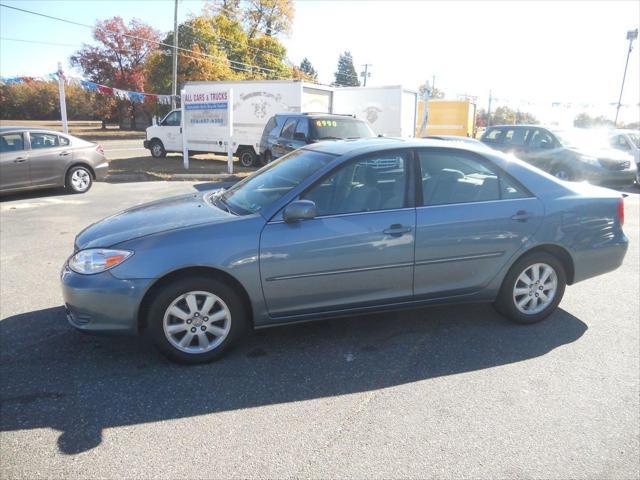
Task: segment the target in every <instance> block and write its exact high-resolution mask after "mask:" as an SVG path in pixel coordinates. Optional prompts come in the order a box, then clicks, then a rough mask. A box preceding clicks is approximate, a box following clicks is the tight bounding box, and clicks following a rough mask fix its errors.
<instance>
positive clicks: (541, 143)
mask: <svg viewBox="0 0 640 480" xmlns="http://www.w3.org/2000/svg"><path fill="white" fill-rule="evenodd" d="M553 144H554V141H553V137H552V136H551V135H550V134H549V132H547V131H545V130H542V129H541V128H536V129H535V130H534V131H533V134H532V135H531V140H529V146H530V147H531V148H551V147H553Z"/></svg>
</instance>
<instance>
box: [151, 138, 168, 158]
mask: <svg viewBox="0 0 640 480" xmlns="http://www.w3.org/2000/svg"><path fill="white" fill-rule="evenodd" d="M149 151H150V152H151V156H152V157H153V158H165V157H166V156H167V151H166V150H165V149H164V145H163V144H162V142H161V141H160V140H158V139H153V140H151V142H150V143H149Z"/></svg>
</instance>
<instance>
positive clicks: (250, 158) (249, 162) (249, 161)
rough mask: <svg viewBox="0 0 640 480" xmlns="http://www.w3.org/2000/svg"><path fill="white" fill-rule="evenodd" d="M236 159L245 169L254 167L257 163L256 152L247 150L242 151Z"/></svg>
mask: <svg viewBox="0 0 640 480" xmlns="http://www.w3.org/2000/svg"><path fill="white" fill-rule="evenodd" d="M238 157H239V159H240V165H242V166H243V167H246V168H248V167H254V166H256V164H257V161H258V156H257V155H256V152H254V151H253V149H249V148H248V149H246V150H242V151H241V152H240V154H239V155H238Z"/></svg>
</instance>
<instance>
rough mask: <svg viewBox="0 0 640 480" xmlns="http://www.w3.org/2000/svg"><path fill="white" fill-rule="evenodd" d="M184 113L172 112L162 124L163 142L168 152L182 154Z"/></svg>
mask: <svg viewBox="0 0 640 480" xmlns="http://www.w3.org/2000/svg"><path fill="white" fill-rule="evenodd" d="M181 117H182V112H180V110H174V111H172V112H170V113H169V114H168V115H167V116H166V117H164V119H163V120H162V122H161V124H160V125H161V126H162V129H161V132H162V136H161V140H162V143H163V144H164V149H165V150H166V151H168V152H182V127H181V123H180V122H181Z"/></svg>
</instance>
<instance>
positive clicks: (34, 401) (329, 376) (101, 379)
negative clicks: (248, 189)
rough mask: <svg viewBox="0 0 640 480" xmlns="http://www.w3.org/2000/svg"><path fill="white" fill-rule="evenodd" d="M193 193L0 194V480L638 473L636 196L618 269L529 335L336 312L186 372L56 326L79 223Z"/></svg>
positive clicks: (461, 310) (166, 187) (497, 320)
mask: <svg viewBox="0 0 640 480" xmlns="http://www.w3.org/2000/svg"><path fill="white" fill-rule="evenodd" d="M210 186H211V185H205V184H194V183H191V182H173V183H167V182H147V183H138V184H104V183H99V184H96V185H95V186H94V188H93V189H92V190H91V191H90V192H89V193H88V194H85V195H75V196H74V195H65V194H63V193H62V192H59V191H57V192H44V193H34V194H30V195H22V196H13V197H4V198H0V245H1V257H0V293H1V295H0V296H1V302H0V318H1V321H0V347H1V348H0V380H1V392H0V399H1V409H0V466H1V475H0V476H1V477H2V478H71V477H74V478H77V477H83V478H84V477H91V478H152V477H153V478H232V477H233V478H249V477H252V478H258V477H259V478H283V477H288V478H299V477H313V478H333V477H342V478H344V477H351V478H365V477H367V478H370V477H373V478H399V477H413V478H427V477H437V478H470V479H471V478H473V479H476V478H562V479H564V478H598V479H600V478H607V479H609V478H620V479H627V478H638V477H639V475H640V467H639V461H638V458H640V456H639V455H640V446H639V434H638V432H639V430H640V419H639V408H638V401H639V400H638V399H639V396H640V390H639V383H640V382H639V377H640V373H639V366H640V364H639V345H640V335H639V333H640V330H639V323H638V322H639V317H640V305H639V303H640V298H639V295H638V293H639V292H640V285H639V281H640V280H639V271H640V270H639V266H640V265H639V252H638V250H639V241H640V240H639V213H640V203H639V196H638V194H637V193H634V194H631V195H630V196H629V197H627V199H626V223H625V231H626V233H627V235H628V236H629V238H630V248H629V252H628V254H627V257H626V259H625V262H624V264H623V266H622V267H621V268H619V269H618V270H616V271H614V272H612V273H609V274H607V275H605V276H601V277H597V278H594V279H591V280H588V281H585V282H583V283H579V284H577V285H575V286H573V287H569V288H568V290H567V292H566V294H565V298H564V300H563V302H562V303H561V305H560V307H561V308H560V309H559V310H558V311H557V312H556V313H554V314H553V315H552V316H551V317H550V318H549V319H548V320H546V321H545V322H543V323H540V324H537V325H532V326H526V327H525V326H517V325H513V324H511V323H509V322H507V321H506V320H504V319H503V318H501V317H500V316H499V315H497V314H496V313H495V312H494V311H493V309H492V308H491V306H489V305H468V306H455V307H438V308H431V309H421V310H412V311H408V312H401V313H394V314H379V315H370V316H367V317H357V318H351V319H337V320H331V321H325V322H318V323H313V324H306V325H299V326H291V327H284V328H279V329H272V330H266V331H260V332H256V333H254V334H252V335H250V336H249V338H248V339H247V340H246V341H244V342H243V343H242V344H241V345H240V346H239V347H238V348H236V349H235V350H234V351H233V352H232V353H231V354H230V355H228V356H227V357H225V358H224V359H222V360H220V361H218V362H216V363H213V364H208V365H200V366H195V367H184V366H178V365H174V364H171V363H169V362H167V361H166V360H164V359H163V358H162V357H160V356H159V355H158V354H157V353H156V352H155V350H154V349H153V347H152V346H151V345H150V344H149V343H148V342H147V341H146V340H145V339H139V338H109V337H90V336H86V335H83V334H81V333H79V332H76V331H75V330H73V329H72V328H71V327H70V326H68V324H67V322H66V319H65V316H64V311H63V308H62V306H61V294H60V288H59V283H58V282H59V279H58V276H59V270H60V267H61V266H62V264H63V262H64V261H65V259H66V258H67V256H68V255H69V254H70V253H71V250H72V245H73V238H74V236H75V234H76V233H77V232H78V231H79V230H80V229H82V228H83V227H85V226H86V225H88V224H89V223H91V222H94V221H96V220H99V219H100V218H103V217H105V216H107V215H109V214H111V213H115V212H117V211H119V210H121V209H123V208H126V207H128V206H131V205H134V204H137V203H141V202H144V201H149V200H152V199H155V198H160V197H163V196H168V195H172V194H178V193H183V192H185V193H186V192H193V191H194V188H197V189H203V188H207V187H210ZM636 192H637V190H636ZM212 248H213V246H212Z"/></svg>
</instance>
